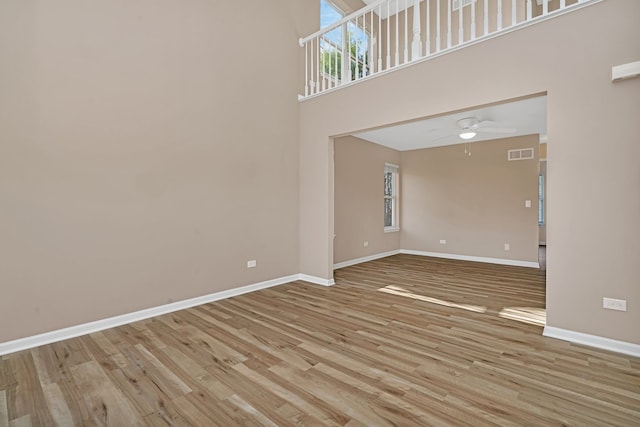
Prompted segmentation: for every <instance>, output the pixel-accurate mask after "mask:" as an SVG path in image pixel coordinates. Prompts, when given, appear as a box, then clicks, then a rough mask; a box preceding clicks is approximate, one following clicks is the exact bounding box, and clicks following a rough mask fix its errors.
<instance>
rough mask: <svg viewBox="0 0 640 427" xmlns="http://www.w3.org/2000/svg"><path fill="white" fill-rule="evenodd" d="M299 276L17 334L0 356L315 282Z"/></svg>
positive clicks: (1, 345)
mask: <svg viewBox="0 0 640 427" xmlns="http://www.w3.org/2000/svg"><path fill="white" fill-rule="evenodd" d="M301 276H305V275H302V274H293V275H291V276H285V277H279V278H277V279H272V280H267V281H265V282H260V283H254V284H251V285H246V286H241V287H239V288H235V289H229V290H226V291H221V292H216V293H213V294H209V295H203V296H201V297H196V298H191V299H187V300H183V301H178V302H174V303H171V304H165V305H161V306H158V307H152V308H147V309H145V310H140V311H135V312H133V313H127V314H123V315H120V316H115V317H110V318H108V319H101V320H96V321H94V322H89V323H83V324H81V325H76V326H71V327H68V328H64V329H58V330H56V331H51V332H45V333H43V334H39V335H33V336H30V337H25V338H19V339H17V340H13V341H7V342H3V343H0V356H3V355H5V354H9V353H15V352H16V351H22V350H27V349H30V348H34V347H39V346H41V345H45V344H51V343H53V342H57V341H62V340H66V339H70V338H75V337H79V336H82V335H87V334H91V333H94V332H98V331H103V330H105V329H109V328H114V327H116V326H121V325H126V324H128V323H133V322H137V321H139V320H144V319H148V318H150V317H155V316H160V315H162V314H167V313H172V312H174V311H178V310H183V309H185V308H191V307H194V306H196V305H201V304H206V303H209V302H213V301H218V300H221V299H225V298H230V297H234V296H237V295H242V294H246V293H248V292H254V291H257V290H260V289H266V288H270V287H272V286H277V285H282V284H284V283H289V282H294V281H296V280H306V281H308V282H312V283H316V282H314V281H312V280H307V279H306V278H302V277H301ZM305 277H310V276H305ZM318 280H320V279H318ZM323 280H325V282H328V280H326V279H323ZM331 281H333V279H331ZM319 284H321V285H325V283H319Z"/></svg>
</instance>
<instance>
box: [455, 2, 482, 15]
mask: <svg viewBox="0 0 640 427" xmlns="http://www.w3.org/2000/svg"><path fill="white" fill-rule="evenodd" d="M477 1H478V0H453V1H452V2H451V11H452V12H456V11H458V10H460V3H462V8H464V7H466V6H471V3H476V2H477Z"/></svg>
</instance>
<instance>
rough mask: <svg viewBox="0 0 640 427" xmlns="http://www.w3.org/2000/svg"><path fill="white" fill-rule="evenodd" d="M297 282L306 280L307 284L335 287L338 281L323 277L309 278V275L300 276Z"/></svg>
mask: <svg viewBox="0 0 640 427" xmlns="http://www.w3.org/2000/svg"><path fill="white" fill-rule="evenodd" d="M297 280H304V281H305V282H309V283H313V284H316V285H322V286H333V285H335V284H336V281H335V280H333V279H323V278H322V277H316V276H309V275H308V274H298V278H297Z"/></svg>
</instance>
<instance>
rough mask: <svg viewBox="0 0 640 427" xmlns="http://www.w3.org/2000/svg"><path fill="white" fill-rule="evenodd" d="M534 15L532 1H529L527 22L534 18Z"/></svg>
mask: <svg viewBox="0 0 640 427" xmlns="http://www.w3.org/2000/svg"><path fill="white" fill-rule="evenodd" d="M485 1H486V0H485ZM532 15H533V10H532V9H531V0H527V21H528V20H530V19H531V18H532Z"/></svg>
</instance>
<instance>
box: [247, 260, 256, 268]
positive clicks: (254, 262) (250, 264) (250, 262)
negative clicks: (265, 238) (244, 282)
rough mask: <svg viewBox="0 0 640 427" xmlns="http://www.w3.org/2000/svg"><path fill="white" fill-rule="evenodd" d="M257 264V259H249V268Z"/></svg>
mask: <svg viewBox="0 0 640 427" xmlns="http://www.w3.org/2000/svg"><path fill="white" fill-rule="evenodd" d="M256 265H258V263H257V262H256V260H255V259H252V260H251V261H247V268H253V267H255V266H256Z"/></svg>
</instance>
